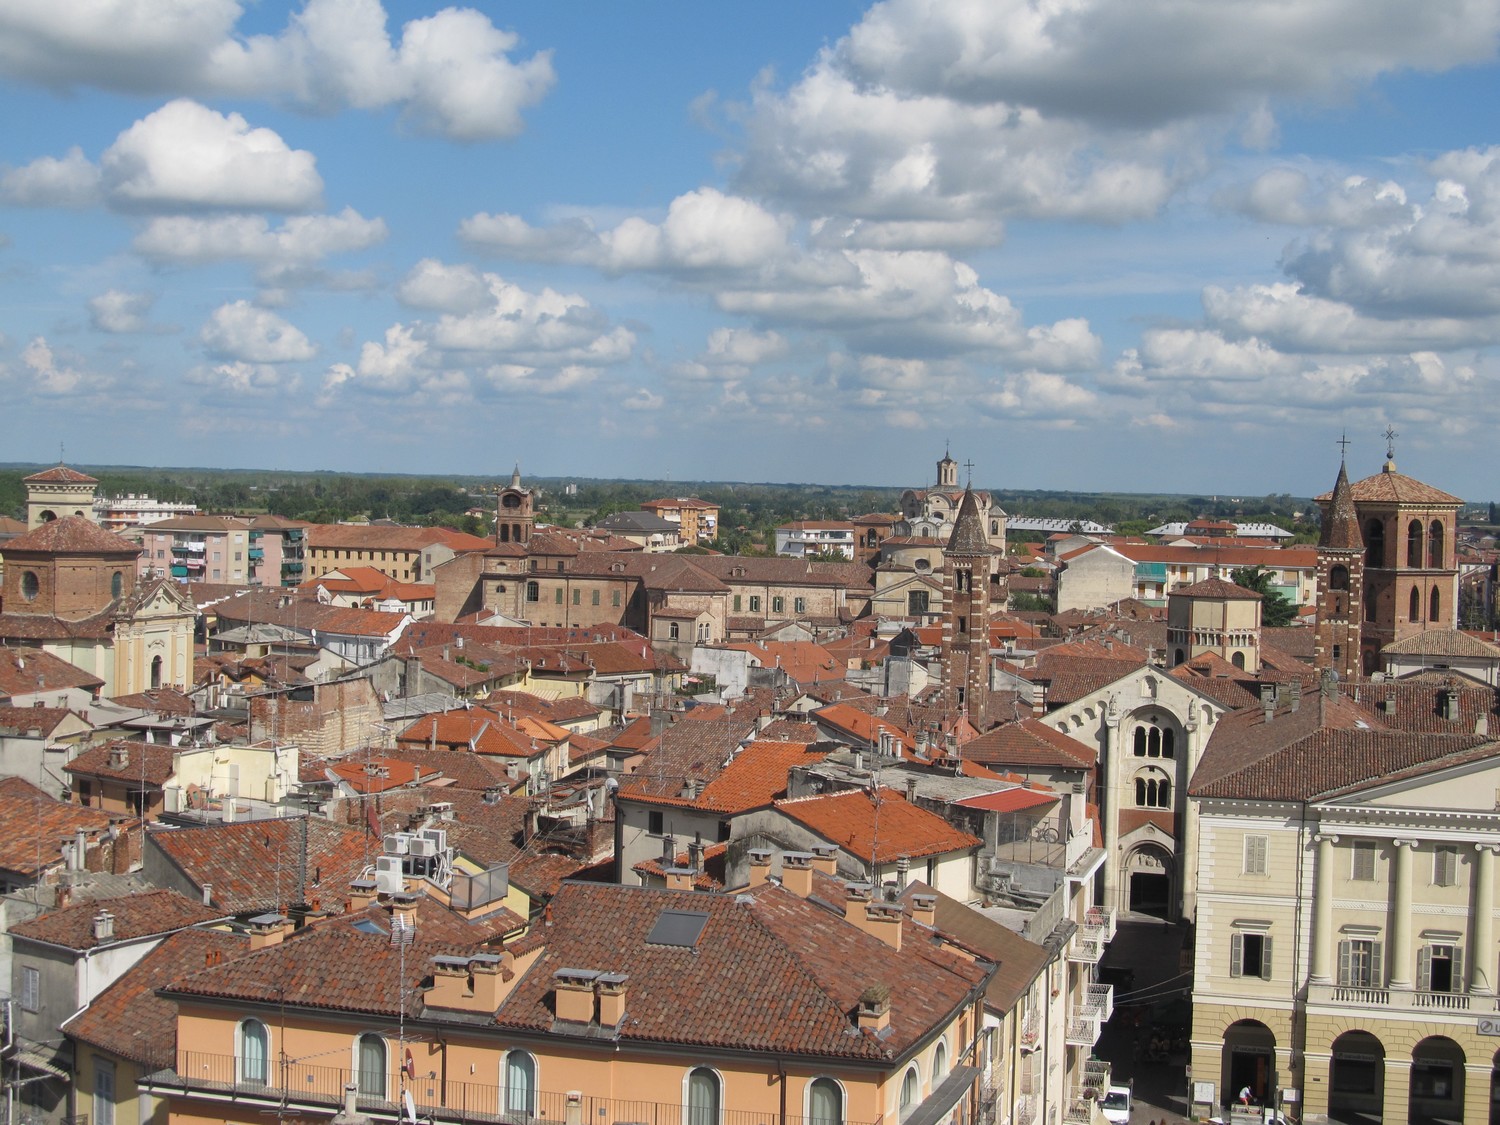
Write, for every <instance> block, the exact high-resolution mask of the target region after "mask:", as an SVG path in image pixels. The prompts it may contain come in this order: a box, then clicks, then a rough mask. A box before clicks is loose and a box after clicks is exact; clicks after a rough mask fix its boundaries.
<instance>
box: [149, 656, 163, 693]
mask: <svg viewBox="0 0 1500 1125" xmlns="http://www.w3.org/2000/svg"><path fill="white" fill-rule="evenodd" d="M159 687H161V657H159V656H153V657H152V658H151V690H152V691H155V690H156V689H157V688H159Z"/></svg>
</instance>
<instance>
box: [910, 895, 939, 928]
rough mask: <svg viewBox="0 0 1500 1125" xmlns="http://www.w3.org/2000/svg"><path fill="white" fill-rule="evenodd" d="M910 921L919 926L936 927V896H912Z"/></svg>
mask: <svg viewBox="0 0 1500 1125" xmlns="http://www.w3.org/2000/svg"><path fill="white" fill-rule="evenodd" d="M911 920H912V921H913V922H916V923H917V924H918V925H920V926H929V927H936V926H937V895H912V896H911Z"/></svg>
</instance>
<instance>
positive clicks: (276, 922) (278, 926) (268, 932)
mask: <svg viewBox="0 0 1500 1125" xmlns="http://www.w3.org/2000/svg"><path fill="white" fill-rule="evenodd" d="M287 921H288V919H287V918H285V917H283V916H282V915H280V914H257V915H256V916H255V917H254V918H251V919H250V949H251V951H252V952H253V951H254V950H257V949H266V948H269V947H270V946H273V945H280V944H281V939H282V938H284V937H285V936H286V927H285V925H284V923H285V922H287Z"/></svg>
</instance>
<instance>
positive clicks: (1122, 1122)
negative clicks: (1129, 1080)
mask: <svg viewBox="0 0 1500 1125" xmlns="http://www.w3.org/2000/svg"><path fill="white" fill-rule="evenodd" d="M1132 1101H1133V1098H1132V1097H1131V1088H1130V1087H1129V1086H1111V1087H1110V1088H1109V1089H1107V1090H1105V1091H1104V1097H1103V1098H1102V1099H1101V1100H1100V1102H1099V1111H1100V1112H1101V1113H1103V1114H1104V1119H1105V1120H1106V1121H1108V1122H1109V1125H1130V1109H1131V1102H1132Z"/></svg>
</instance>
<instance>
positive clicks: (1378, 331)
mask: <svg viewBox="0 0 1500 1125" xmlns="http://www.w3.org/2000/svg"><path fill="white" fill-rule="evenodd" d="M1203 308H1204V312H1205V313H1206V314H1207V317H1208V321H1209V323H1210V325H1212V326H1213V327H1214V328H1215V329H1217V330H1220V331H1223V332H1226V333H1228V334H1230V335H1234V336H1255V337H1257V338H1259V339H1260V340H1262V341H1265V342H1266V343H1268V344H1270V345H1271V346H1273V347H1275V348H1277V349H1278V350H1280V351H1283V352H1314V353H1318V352H1341V353H1348V354H1364V355H1369V354H1373V353H1377V352H1385V351H1390V350H1392V349H1396V350H1409V349H1413V348H1457V347H1467V346H1478V345H1483V344H1488V343H1493V342H1494V341H1496V340H1497V339H1500V317H1488V318H1464V317H1442V316H1433V317H1375V316H1362V315H1361V314H1360V313H1359V312H1357V311H1356V310H1355V309H1354V308H1352V307H1351V306H1350V305H1348V304H1345V303H1343V302H1341V301H1333V300H1329V299H1327V298H1324V297H1315V296H1312V295H1311V294H1308V293H1306V292H1304V291H1303V290H1302V288H1301V286H1299V285H1296V284H1293V283H1290V282H1282V283H1279V284H1276V285H1251V286H1245V287H1242V288H1238V289H1223V288H1221V287H1219V286H1216V285H1210V286H1208V287H1207V288H1205V289H1204V290H1203Z"/></svg>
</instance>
